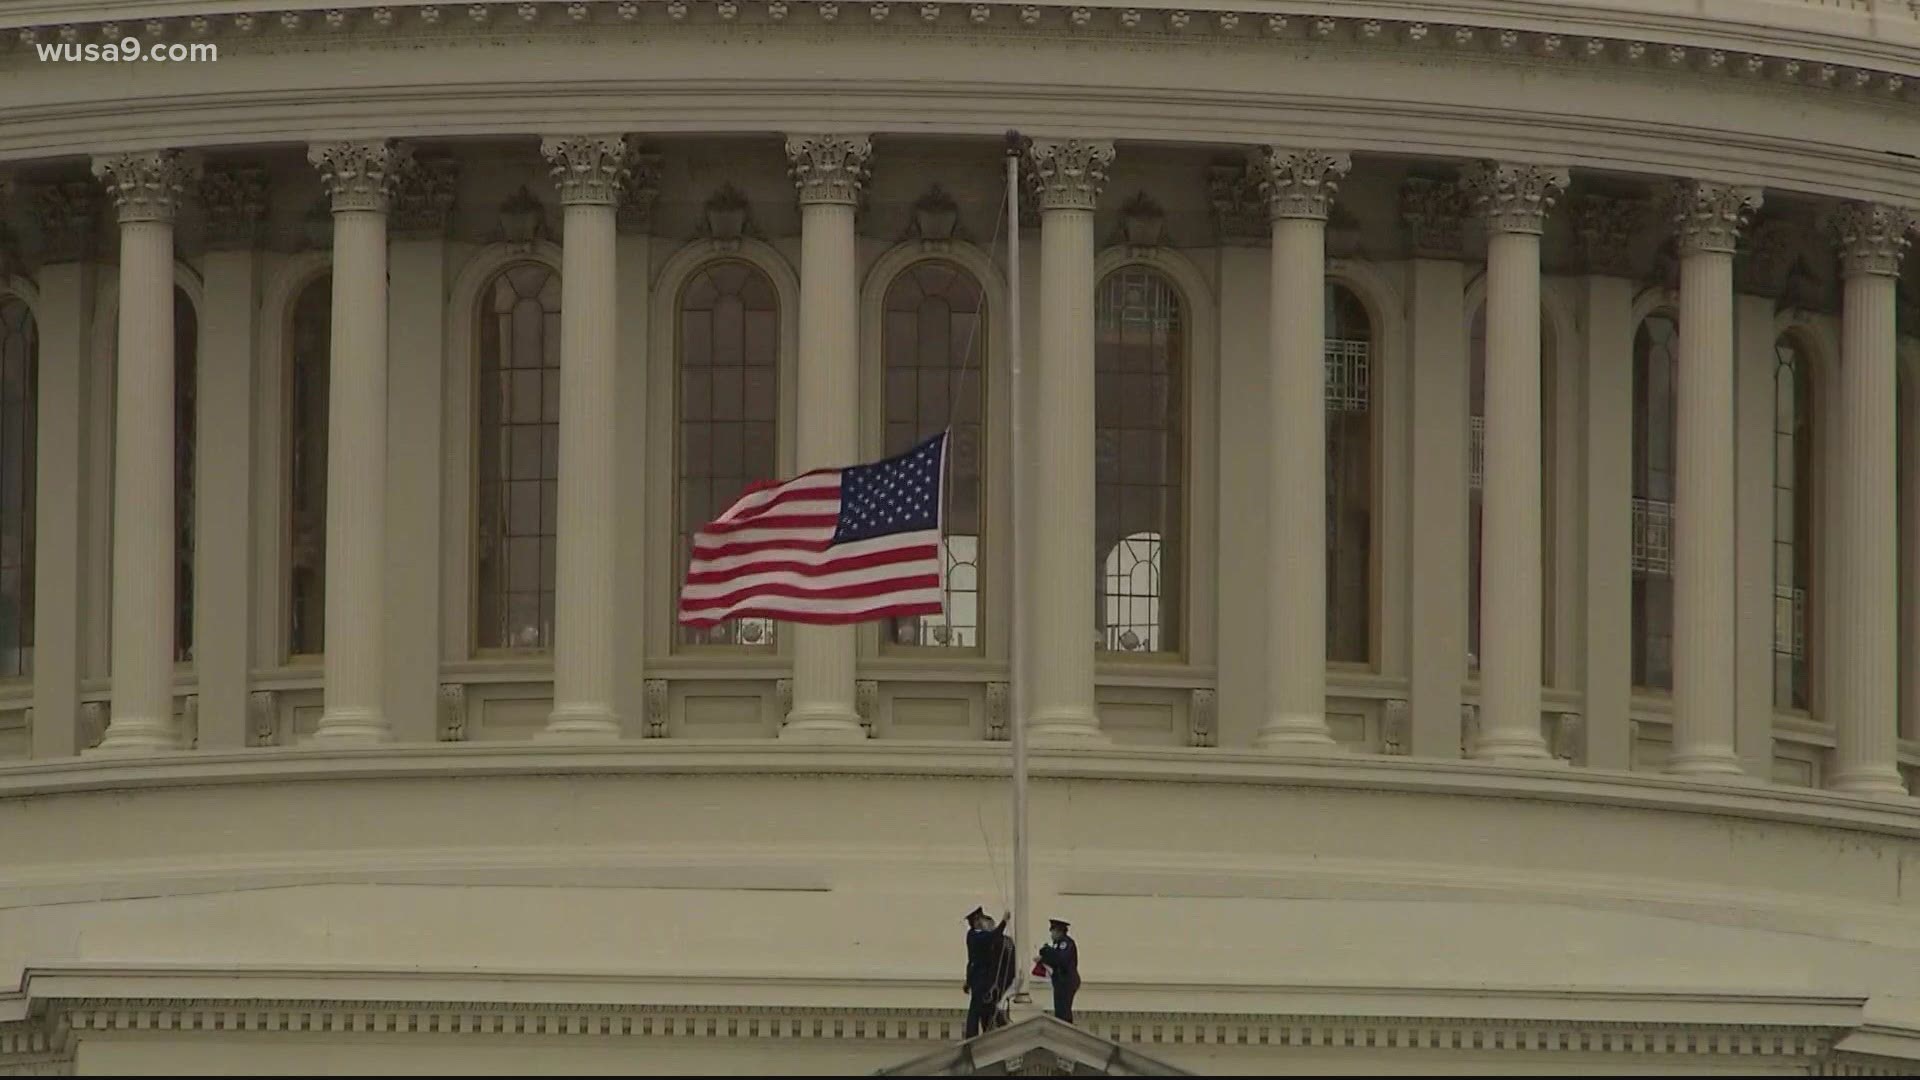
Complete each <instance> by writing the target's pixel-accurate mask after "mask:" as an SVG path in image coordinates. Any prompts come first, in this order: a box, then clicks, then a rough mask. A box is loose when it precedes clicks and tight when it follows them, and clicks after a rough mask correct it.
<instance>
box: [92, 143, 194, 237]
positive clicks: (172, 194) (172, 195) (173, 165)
mask: <svg viewBox="0 0 1920 1080" xmlns="http://www.w3.org/2000/svg"><path fill="white" fill-rule="evenodd" d="M93 175H94V176H95V177H97V178H99V180H100V182H101V183H102V184H103V185H104V186H105V187H106V189H107V193H108V194H110V195H112V196H113V204H114V206H115V207H116V208H117V209H118V210H119V212H120V222H121V224H126V223H128V222H133V221H164V222H169V223H171V222H172V221H173V219H174V216H175V215H176V214H178V213H179V210H180V196H181V193H182V192H184V191H186V189H187V184H188V183H189V182H191V181H192V180H194V179H195V178H197V177H198V176H199V175H200V161H199V158H198V157H197V156H194V155H189V154H184V153H181V152H180V151H178V150H148V151H144V152H142V153H137V154H107V155H103V156H100V157H96V158H94V159H93Z"/></svg>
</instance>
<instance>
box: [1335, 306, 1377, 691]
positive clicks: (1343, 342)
mask: <svg viewBox="0 0 1920 1080" xmlns="http://www.w3.org/2000/svg"><path fill="white" fill-rule="evenodd" d="M1326 297H1327V299H1326V305H1327V306H1326V320H1327V329H1326V365H1327V659H1328V660H1334V661H1340V662H1344V663H1355V664H1364V663H1369V662H1371V661H1372V659H1373V630H1372V615H1373V396H1372V392H1371V385H1370V384H1371V369H1372V363H1373V321H1372V319H1370V318H1369V317H1368V315H1367V309H1366V305H1364V304H1362V303H1361V302H1360V298H1359V297H1358V296H1355V295H1354V294H1353V291H1352V290H1350V289H1348V288H1347V287H1346V286H1344V285H1340V284H1337V283H1329V284H1328V285H1327V293H1326Z"/></svg>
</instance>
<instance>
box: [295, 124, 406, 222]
mask: <svg viewBox="0 0 1920 1080" xmlns="http://www.w3.org/2000/svg"><path fill="white" fill-rule="evenodd" d="M412 156H413V148H412V147H410V146H408V145H406V144H405V143H402V142H396V141H395V140H393V139H362V140H355V141H350V142H326V143H313V144H312V145H310V146H308V147H307V160H308V161H309V162H311V163H312V164H313V167H314V168H316V169H318V170H320V183H321V184H322V185H323V186H324V187H325V188H326V189H327V195H328V196H329V197H330V198H331V199H332V200H333V212H334V213H336V214H337V213H340V212H341V211H343V210H371V211H373V212H375V213H380V214H384V213H386V212H387V209H388V207H389V206H391V205H392V201H393V188H394V185H395V184H396V183H398V182H399V179H400V173H401V170H402V169H404V168H405V167H406V163H407V161H408V159H409V158H411V157H412Z"/></svg>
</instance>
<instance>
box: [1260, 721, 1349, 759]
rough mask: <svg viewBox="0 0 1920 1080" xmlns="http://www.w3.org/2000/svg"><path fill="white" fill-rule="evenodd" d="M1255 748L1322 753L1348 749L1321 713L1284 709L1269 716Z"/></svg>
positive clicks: (1283, 751) (1327, 754) (1284, 752)
mask: <svg viewBox="0 0 1920 1080" xmlns="http://www.w3.org/2000/svg"><path fill="white" fill-rule="evenodd" d="M1253 748H1254V749H1256V750H1270V751H1273V752H1275V753H1281V754H1310V755H1314V756H1320V757H1324V756H1329V755H1335V754H1344V753H1346V752H1347V749H1346V747H1344V746H1341V745H1340V743H1339V742H1338V741H1336V740H1335V739H1334V737H1333V732H1332V731H1331V730H1330V729H1328V727H1327V718H1326V716H1325V715H1324V714H1322V713H1281V714H1279V715H1276V716H1271V717H1268V718H1267V722H1266V723H1264V724H1262V725H1260V733H1259V734H1258V735H1255V736H1254V737H1253Z"/></svg>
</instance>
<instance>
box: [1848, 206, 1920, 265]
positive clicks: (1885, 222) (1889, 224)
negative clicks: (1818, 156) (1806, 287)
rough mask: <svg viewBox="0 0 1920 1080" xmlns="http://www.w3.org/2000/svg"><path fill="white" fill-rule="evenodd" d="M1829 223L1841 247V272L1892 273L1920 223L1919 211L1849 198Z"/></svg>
mask: <svg viewBox="0 0 1920 1080" xmlns="http://www.w3.org/2000/svg"><path fill="white" fill-rule="evenodd" d="M1828 227H1829V228H1830V229H1831V231H1832V233H1833V239H1834V244H1835V246H1837V247H1838V248H1839V249H1840V270H1841V274H1842V276H1844V277H1855V276H1858V275H1862V274H1873V275H1878V276H1881V277H1893V276H1894V275H1896V274H1898V273H1899V272H1900V258H1901V256H1903V255H1905V254H1906V251H1907V245H1908V244H1909V243H1911V242H1912V241H1913V237H1912V233H1913V231H1914V229H1915V228H1916V227H1920V214H1915V212H1914V211H1912V210H1909V209H1907V208H1905V207H1902V206H1888V205H1886V204H1885V203H1864V202H1850V203H1844V204H1842V205H1841V207H1840V209H1839V211H1838V212H1836V213H1835V214H1834V215H1833V218H1832V220H1831V222H1830V223H1829V226H1828Z"/></svg>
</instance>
